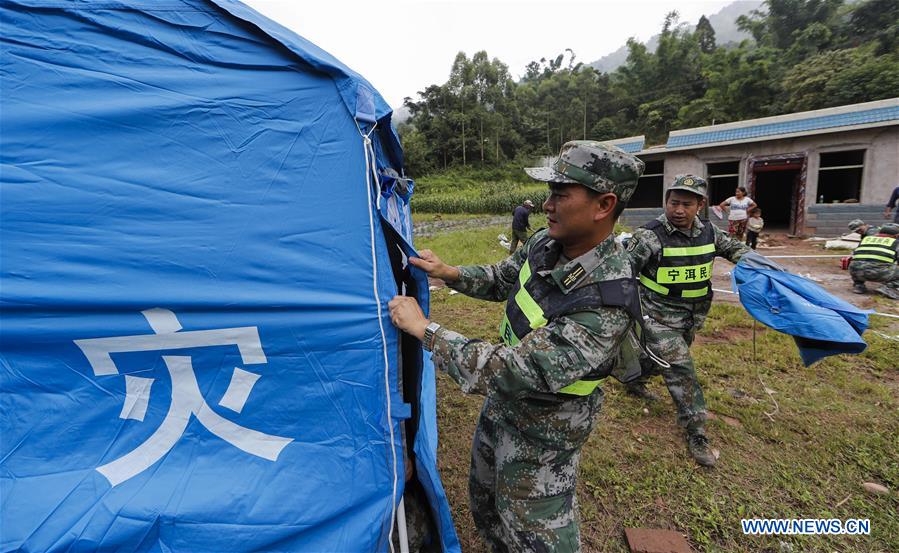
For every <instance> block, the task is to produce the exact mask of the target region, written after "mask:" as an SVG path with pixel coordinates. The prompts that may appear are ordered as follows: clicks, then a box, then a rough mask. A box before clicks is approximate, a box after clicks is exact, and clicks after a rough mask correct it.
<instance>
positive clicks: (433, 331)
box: [421, 322, 440, 351]
mask: <svg viewBox="0 0 899 553" xmlns="http://www.w3.org/2000/svg"><path fill="white" fill-rule="evenodd" d="M438 330H440V325H439V324H437V323H433V322H432V323H428V326H426V327H425V335H424V337H423V338H422V339H421V347H423V348H425V351H431V348H433V347H434V337H435V336H436V335H437V331H438Z"/></svg>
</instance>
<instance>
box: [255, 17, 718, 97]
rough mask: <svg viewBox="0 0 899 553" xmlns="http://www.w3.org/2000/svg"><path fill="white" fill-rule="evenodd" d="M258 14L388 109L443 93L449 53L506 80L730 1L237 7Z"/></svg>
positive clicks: (597, 53)
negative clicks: (503, 73) (358, 78)
mask: <svg viewBox="0 0 899 553" xmlns="http://www.w3.org/2000/svg"><path fill="white" fill-rule="evenodd" d="M246 3H247V4H249V5H250V6H252V7H253V8H255V9H256V10H257V11H259V12H261V13H262V14H264V15H266V16H267V17H269V18H271V19H274V20H275V21H277V22H279V23H280V24H282V25H284V26H285V27H288V28H289V29H291V30H293V31H294V32H296V33H297V34H299V35H301V36H303V37H304V38H306V39H308V40H310V41H312V42H313V43H315V44H316V45H318V46H319V47H321V48H323V49H324V50H326V51H328V52H330V53H331V54H333V55H334V56H336V57H337V58H338V59H339V60H340V61H342V62H343V63H345V64H346V65H348V66H349V67H351V68H352V69H353V70H355V71H357V72H358V73H360V74H361V75H363V76H364V77H365V78H366V79H368V80H369V81H370V82H371V83H372V84H373V85H374V86H375V88H377V89H378V91H379V92H380V93H381V95H382V96H384V98H385V99H386V100H387V102H388V103H389V104H390V105H392V106H394V107H398V106H400V105H401V104H402V101H403V98H404V97H405V96H412V97H415V94H416V92H417V91H419V90H423V89H424V88H425V87H426V86H428V85H430V84H435V83H443V82H445V81H446V79H447V76H448V75H449V70H450V66H451V65H452V62H453V59H454V58H455V56H456V53H457V52H459V51H464V52H465V53H467V54H468V55H469V56H471V55H472V54H474V53H475V52H477V51H478V50H486V51H487V53H488V54H489V55H490V56H491V57H492V58H494V57H495V58H499V59H500V60H501V61H503V62H504V63H506V64H507V65H508V66H509V71H510V72H511V74H512V75H513V77H518V76H520V75H521V74H523V73H524V68H525V66H526V65H527V63H528V62H530V61H533V60H539V59H540V58H542V57H547V58H549V57H553V56H556V55H557V54H560V53H561V52H562V51H563V50H565V48H571V49H572V50H574V52H575V54H576V55H577V59H578V61H583V62H591V61H594V60H596V59H598V58H600V57H602V56H604V55H606V54H608V53H610V52H612V51H614V50H616V49H617V48H618V47H619V46H622V45H623V44H624V43H625V41H626V40H627V39H628V37H631V36H633V37H635V38H637V39H638V40H641V41H645V40H648V39H649V38H650V37H651V36H652V35H654V34H656V33H658V32H659V30H660V29H661V26H662V22H663V20H664V18H665V14H666V13H668V12H669V11H671V10H672V9H676V10H678V12H679V13H680V15H681V21H686V22H690V23H691V24H694V23H695V22H696V20H697V19H699V16H700V15H702V14H706V15H711V14H712V13H715V12H717V11H718V10H720V9H721V8H722V7H724V6H726V5H727V4H729V3H730V1H729V0H684V1H681V2H678V3H677V5H675V4H674V3H672V2H668V1H657V0H630V1H619V0H608V1H602V2H598V1H593V2H588V1H559V2H546V1H543V2H533V1H532V2H528V1H523V2H516V1H512V0H482V1H476V0H455V1H451V2H450V1H436V0H425V1H416V2H412V1H408V0H406V1H403V0H392V1H369V2H362V1H350V0H333V1H330V2H315V3H312V2H308V3H307V2H300V1H288V0H246Z"/></svg>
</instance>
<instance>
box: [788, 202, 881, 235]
mask: <svg viewBox="0 0 899 553" xmlns="http://www.w3.org/2000/svg"><path fill="white" fill-rule="evenodd" d="M887 199H889V198H887ZM884 204H886V201H884V202H883V203H882V204H880V203H878V204H812V205H810V206H809V207H808V210H807V214H806V221H805V231H806V234H809V235H815V236H821V237H835V236H842V235H844V234H846V233H847V232H849V229H848V228H846V225H847V224H848V223H849V221H851V220H853V219H861V220H862V221H865V222H868V223H871V224H874V225H881V224H883V223H887V222H890V221H892V219H884V218H883V208H884Z"/></svg>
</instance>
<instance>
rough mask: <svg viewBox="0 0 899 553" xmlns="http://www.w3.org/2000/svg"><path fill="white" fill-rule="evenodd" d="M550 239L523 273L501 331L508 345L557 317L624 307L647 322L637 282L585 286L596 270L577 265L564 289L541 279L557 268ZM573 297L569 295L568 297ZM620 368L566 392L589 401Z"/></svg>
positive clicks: (533, 252)
mask: <svg viewBox="0 0 899 553" xmlns="http://www.w3.org/2000/svg"><path fill="white" fill-rule="evenodd" d="M549 240H551V239H550V238H549V237H548V236H547V237H544V238H543V239H541V240H539V241H538V242H536V243H535V244H533V245H532V246H531V248H530V250H529V251H528V258H527V259H526V260H525V262H524V264H523V265H522V266H521V269H520V270H519V272H518V280H517V281H516V282H515V285H514V287H513V289H512V291H511V293H510V294H509V301H508V302H506V314H505V316H504V317H503V322H502V324H500V328H499V332H500V336H501V337H502V340H503V343H504V344H506V345H507V346H514V345H516V344H518V343H519V342H520V341H521V340H522V339H523V338H524V337H525V336H527V334H528V333H530V332H531V331H532V330H534V329H536V328H540V327H542V326H546V325H547V324H548V323H549V322H550V321H552V320H553V319H555V318H556V317H560V316H562V315H567V314H570V313H577V312H579V311H588V310H591V309H597V308H599V307H603V306H605V307H622V308H624V309H625V310H626V311H627V312H628V313H629V314H630V315H631V317H632V318H633V319H634V320H635V321H637V322H640V323H642V312H641V311H640V296H639V294H638V293H637V285H636V281H635V279H633V278H620V279H615V280H609V281H604V282H598V283H591V284H586V285H583V286H581V285H580V284H581V283H582V282H583V281H584V279H585V278H586V277H587V276H589V274H590V273H591V272H592V271H593V269H595V267H584V266H583V265H580V264H578V265H576V266H575V267H574V268H573V269H572V270H571V271H569V273H568V274H567V275H565V277H564V278H562V285H563V286H564V290H563V289H562V288H560V287H559V286H558V285H556V282H555V281H554V280H553V278H552V276H550V275H546V276H540V275H539V274H537V271H543V270H547V269H552V268H553V267H554V266H555V262H556V260H557V259H558V254H557V253H556V254H555V256H554V257H555V258H554V259H553V258H551V256H550V255H548V254H547V252H546V250H547V249H546V248H545V247H544V246H545V245H546V244H547V243H548V242H549ZM566 292H567V293H566ZM612 369H614V367H608V369H605V368H604V369H603V372H598V373H597V374H590V375H588V376H587V377H585V378H583V379H581V380H578V381H577V382H574V383H573V384H569V385H568V386H565V387H564V388H562V389H561V390H559V392H560V393H564V394H570V395H575V396H587V395H590V394H592V393H593V392H594V390H596V388H597V387H598V386H599V383H600V380H601V379H602V378H605V377H606V376H608V375H609V374H610V372H611V370H612Z"/></svg>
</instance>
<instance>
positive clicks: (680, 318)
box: [627, 214, 751, 434]
mask: <svg viewBox="0 0 899 553" xmlns="http://www.w3.org/2000/svg"><path fill="white" fill-rule="evenodd" d="M658 221H659V222H660V223H662V225H663V226H664V230H665V232H667V233H668V234H671V233H675V232H680V233H683V234H685V235H687V236H690V237H696V236H699V234H700V233H701V232H702V229H703V228H704V225H705V224H711V223H703V222H702V221H700V220H699V218H698V217H697V218H696V219H694V221H693V227H692V228H691V229H690V230H689V231H683V230H680V229H678V228H676V227H674V225H672V224H671V223H669V222H668V218H667V217H666V216H665V215H664V214H662V215H661V216H659V218H658ZM713 230H714V235H715V254H716V255H717V256H719V257H723V258H725V259H727V260H729V261H731V262H733V263H736V262H737V261H739V260H740V257H742V256H743V254H745V253H746V252H748V251H751V249H750V248H749V247H748V246H747V245H746V244H744V243H743V242H741V241H739V240H736V239H733V238H731V237H729V236H728V235H727V234H725V233H724V232H723V231H721V230H719V229H718V228H716V227H713ZM661 249H662V244H661V243H660V242H659V238H658V236H656V234H655V233H654V232H652V231H651V230H648V229H644V228H639V229H637V230H636V231H634V235H633V237H631V239H630V241H629V242H628V246H627V253H628V254H629V255H630V258H631V262H632V264H633V269H634V273H636V274H639V273H640V272H641V271H642V270H643V269H644V267H649V268H652V267H654V266H655V265H657V263H658V255H659V252H660V251H661ZM640 299H641V302H642V304H643V313H644V314H645V315H647V316H649V320H648V321H647V322H646V331H647V332H646V340H647V346H649V348H650V349H651V350H652V351H654V352H655V353H656V354H657V355H659V357H661V358H662V359H664V360H666V361H667V362H668V363H669V364H670V365H671V368H668V369H662V368H661V367H659V366H658V365H656V364H654V363H652V362H651V361H650V360H649V359H644V361H643V376H641V377H640V381H639V383H638V384H637V385H641V384H645V381H646V380H647V379H648V378H649V377H650V376H651V375H653V374H661V375H662V376H663V377H664V379H665V385H666V386H667V387H668V392H669V393H670V394H671V399H672V400H673V401H674V404H675V406H676V407H677V422H678V424H679V425H680V426H682V427H683V428H685V429H686V430H687V432H688V433H700V434H701V433H703V432H704V428H705V420H706V407H705V398H704V397H703V395H702V388H700V386H699V382H698V381H697V380H696V369H695V367H694V366H693V357H692V356H691V355H690V345H691V344H692V343H693V338H694V337H695V335H696V332H697V331H698V330H699V329H700V328H702V325H703V323H704V322H705V319H706V316H707V315H708V313H709V309H711V306H712V300H711V298H709V299H707V300H703V301H700V302H696V303H684V302H679V301H676V300H672V299H669V298H666V297H665V296H663V295H661V294H658V293H656V292H654V291H652V290H650V289H648V288H646V287H645V286H640Z"/></svg>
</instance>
